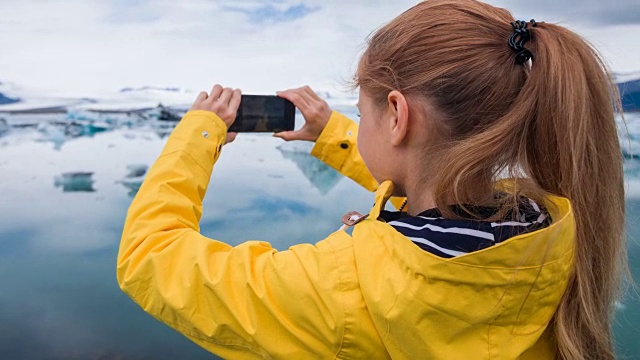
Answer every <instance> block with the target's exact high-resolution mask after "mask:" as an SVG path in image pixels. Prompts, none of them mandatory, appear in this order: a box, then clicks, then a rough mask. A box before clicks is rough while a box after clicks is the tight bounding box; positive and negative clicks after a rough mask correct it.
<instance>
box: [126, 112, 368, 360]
mask: <svg viewBox="0 0 640 360" xmlns="http://www.w3.org/2000/svg"><path fill="white" fill-rule="evenodd" d="M226 131H227V130H226V126H225V124H224V123H223V122H222V120H220V119H219V118H218V117H217V116H216V115H215V114H213V113H211V112H206V111H191V112H189V113H187V114H186V115H185V117H184V118H183V119H182V120H181V121H180V123H179V124H178V126H177V127H176V129H175V130H174V131H173V133H172V135H171V136H170V137H169V139H168V142H167V145H166V147H165V148H164V150H163V151H162V154H161V155H160V157H159V158H158V160H157V161H156V162H155V164H154V165H153V166H152V167H151V169H150V171H149V173H148V175H147V178H146V179H145V181H144V183H143V185H142V187H141V188H140V191H139V192H138V194H137V196H136V197H135V199H134V200H133V202H132V204H131V206H130V208H129V211H128V213H127V219H126V222H125V226H124V230H123V234H122V239H121V243H120V249H119V253H118V259H117V279H118V283H119V285H120V287H121V288H122V290H123V291H124V292H125V293H127V294H128V295H129V296H130V297H131V298H132V299H133V300H134V301H135V302H136V303H137V304H138V305H140V306H141V307H142V308H143V309H144V310H145V311H146V312H148V313H149V314H151V315H153V316H154V317H155V318H157V319H158V320H160V321H162V322H164V323H166V324H167V325H169V326H171V327H172V328H174V329H175V330H177V331H179V332H180V333H182V334H184V335H185V336H187V337H188V338H189V339H191V340H192V341H194V342H196V343H197V344H199V345H200V346H202V347H204V348H205V349H207V350H209V351H211V352H213V353H216V354H218V355H220V356H222V357H224V358H234V359H244V358H247V359H253V358H256V359H260V358H271V357H275V358H290V359H302V358H334V357H335V356H336V354H338V353H339V352H340V351H342V350H341V347H343V346H344V344H343V342H344V332H345V330H344V329H345V322H348V321H358V319H352V320H348V319H349V317H348V316H347V314H348V313H349V311H347V309H349V308H351V307H352V306H355V305H349V304H348V303H349V301H351V302H352V303H353V304H359V302H361V301H362V300H361V299H360V298H359V296H361V295H358V294H360V293H359V290H358V289H359V288H357V287H356V286H353V283H352V285H351V286H350V287H346V286H345V283H344V282H343V281H342V280H341V279H342V278H344V276H342V275H341V272H345V271H347V270H345V268H344V266H347V267H349V266H353V267H355V265H353V263H354V260H353V254H352V253H353V249H352V247H349V246H348V244H349V242H348V240H345V239H341V240H344V241H341V242H340V244H342V245H341V246H342V248H341V249H337V248H336V246H335V243H337V242H335V241H334V242H333V244H332V242H331V241H328V240H325V241H321V242H319V243H318V244H316V245H308V244H305V245H297V246H294V247H292V248H290V249H289V250H287V251H281V252H278V251H276V250H274V249H273V248H272V247H271V245H270V244H268V243H266V242H259V241H250V242H246V243H244V244H241V245H239V246H236V247H231V246H229V245H227V244H225V243H223V242H220V241H216V240H212V239H208V238H206V237H204V236H202V235H201V234H200V233H199V230H200V229H199V221H200V217H201V214H202V199H203V197H204V195H205V192H206V189H207V186H208V183H209V179H210V176H211V172H212V170H213V165H214V163H215V161H216V159H217V158H218V157H219V155H220V150H221V148H222V144H223V143H224V139H225V135H226ZM344 236H347V235H346V234H345V235H344ZM348 239H350V237H348ZM338 264H342V265H338ZM353 272H354V273H355V271H353ZM346 288H351V290H349V291H351V293H350V294H351V295H349V293H348V292H347V293H345V289H346ZM349 299H351V300H349ZM345 319H347V320H345Z"/></svg>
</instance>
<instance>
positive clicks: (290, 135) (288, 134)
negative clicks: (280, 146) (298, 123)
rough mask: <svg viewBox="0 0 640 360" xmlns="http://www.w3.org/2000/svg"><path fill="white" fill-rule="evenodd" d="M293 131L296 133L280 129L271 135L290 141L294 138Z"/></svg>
mask: <svg viewBox="0 0 640 360" xmlns="http://www.w3.org/2000/svg"><path fill="white" fill-rule="evenodd" d="M295 133H296V132H295V131H282V132H279V133H275V134H273V137H277V138H280V139H282V140H284V141H291V140H296V138H295Z"/></svg>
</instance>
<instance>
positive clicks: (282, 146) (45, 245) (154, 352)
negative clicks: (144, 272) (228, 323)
mask: <svg viewBox="0 0 640 360" xmlns="http://www.w3.org/2000/svg"><path fill="white" fill-rule="evenodd" d="M85 115H86V116H85ZM85 115H81V114H76V115H75V117H74V118H73V119H69V120H67V121H66V122H65V121H63V120H65V119H64V118H60V115H56V116H57V117H51V118H46V119H42V120H40V118H35V117H34V118H24V119H23V120H20V119H17V118H15V117H11V118H7V119H6V121H7V126H8V128H7V127H5V130H6V132H5V133H4V136H3V137H2V138H1V139H0V144H2V147H0V184H1V186H0V199H2V200H3V201H2V202H0V218H1V219H3V221H0V284H2V291H0V358H2V359H5V358H6V359H18V360H20V359H94V358H95V359H97V358H108V359H111V358H123V359H124V358H126V359H190V360H191V359H195V360H197V359H211V358H215V357H212V356H211V355H210V354H208V353H207V352H205V351H204V350H202V349H200V348H199V347H198V346H197V345H194V344H193V343H191V342H189V341H188V340H187V339H186V338H184V337H182V336H181V335H179V334H178V333H176V332H174V331H173V330H171V329H169V328H168V327H166V326H165V325H164V324H161V323H160V322H158V321H156V320H155V319H153V318H152V317H150V316H149V315H147V314H146V313H144V311H142V310H141V309H140V308H139V307H137V305H135V304H134V303H133V302H132V301H131V300H130V299H129V298H128V297H127V296H126V295H125V294H123V293H122V292H121V291H120V289H119V287H118V284H117V282H116V280H115V263H114V262H115V259H116V254H117V251H118V243H119V240H120V235H121V233H122V226H123V223H124V218H125V214H126V211H127V208H128V206H129V204H130V202H131V198H130V197H132V196H134V195H135V193H136V192H137V190H138V188H139V187H140V185H141V184H142V181H143V179H144V177H145V175H146V174H147V172H148V167H149V164H152V163H153V161H154V160H155V159H156V157H157V156H158V155H159V153H160V151H161V149H162V148H163V146H164V143H165V141H166V139H163V137H165V136H166V135H167V134H169V133H170V132H171V130H172V129H173V127H174V126H175V123H174V122H171V121H163V120H159V119H156V118H151V117H148V118H142V117H140V116H137V115H135V114H122V115H118V116H115V115H113V114H111V115H109V114H101V115H100V116H101V117H100V118H98V117H97V115H96V114H88V115H87V114H85ZM354 116H355V115H354ZM2 117H4V115H3V116H2ZM634 119H638V118H637V117H636V118H634V117H633V116H630V117H628V118H627V121H628V122H629V123H630V124H629V130H630V133H631V135H632V136H633V139H640V122H634V121H635V120H634ZM298 120H300V119H298ZM56 122H58V123H60V124H56ZM63 123H64V124H67V125H68V124H70V123H77V124H83V127H75V128H74V131H75V130H77V131H75V132H73V131H71V130H66V131H65V127H66V125H64V124H63ZM84 124H92V126H93V127H84ZM107 125H108V126H107ZM72 126H75V125H72ZM2 128H3V127H2V122H1V121H0V134H1V133H2V132H1V131H2ZM100 128H102V129H103V130H102V131H100V130H99V129H100ZM69 129H71V128H69ZM85 129H88V131H85ZM56 141H57V143H56ZM52 143H53V144H54V146H58V145H56V144H59V146H58V150H59V151H53V150H52V148H53V147H54V146H52V145H51V144H52ZM62 144H64V146H62ZM312 146H313V144H311V143H302V142H299V143H282V142H279V140H277V139H273V138H272V137H270V136H255V135H246V136H245V135H244V134H242V135H240V136H239V137H238V139H237V140H236V141H235V142H234V143H233V144H232V145H230V146H229V147H228V148H226V147H225V150H223V155H222V157H221V158H220V160H219V162H218V163H217V164H216V170H215V171H214V174H213V177H212V182H211V187H210V189H211V191H210V193H209V194H207V197H206V198H205V200H204V208H205V211H204V212H203V217H202V220H201V222H200V227H201V231H202V233H203V234H204V235H205V236H208V237H211V238H215V239H221V240H224V241H227V242H229V243H231V244H238V243H240V242H244V241H246V240H249V239H259V240H265V241H269V242H271V243H272V245H273V246H274V247H276V248H277V249H280V250H284V249H286V248H288V247H289V246H291V245H293V244H296V243H301V242H305V243H315V242H316V241H318V240H321V239H322V238H324V237H325V236H326V235H327V234H329V233H331V232H333V231H335V230H336V229H337V228H338V227H340V225H341V223H340V217H341V216H342V215H343V214H344V213H345V212H347V211H351V210H361V211H367V210H368V209H370V206H371V202H372V197H371V194H370V193H368V192H366V191H365V190H363V189H361V188H359V187H358V186H357V185H356V184H354V183H353V182H352V181H350V180H348V179H347V180H341V179H342V177H341V176H340V175H339V174H338V173H337V172H336V171H334V170H333V169H331V168H329V167H328V166H326V165H324V164H323V163H321V162H320V161H318V160H317V159H315V158H314V157H312V156H311V155H310V154H309V151H310V149H311V147H312ZM285 159H286V160H285ZM127 164H128V165H127ZM294 164H295V165H294ZM74 169H85V170H86V169H89V170H91V172H89V171H85V172H69V170H74ZM51 178H54V179H55V180H54V184H55V186H56V188H52V186H51ZM638 179H640V160H635V159H627V160H626V162H625V180H626V181H627V182H629V183H630V184H631V185H629V188H630V192H629V193H630V194H632V195H630V196H629V198H628V202H627V215H626V216H627V233H628V234H629V246H628V247H629V258H630V262H631V271H632V273H633V276H634V277H635V278H636V279H640V183H639V182H638ZM59 189H62V191H60V190H59ZM76 191H79V192H86V194H81V195H82V196H71V195H68V194H67V193H68V192H76ZM63 192H64V194H63ZM318 193H320V195H319V194H318ZM633 194H635V195H633ZM53 210H56V211H53ZM247 224H250V226H247ZM638 328H640V302H639V301H638V299H637V298H635V297H628V298H626V299H623V300H622V301H621V302H620V303H618V305H617V321H616V323H615V334H616V340H617V343H618V348H619V349H620V355H621V358H638V359H640V342H638V341H637V340H638V338H640V330H638Z"/></svg>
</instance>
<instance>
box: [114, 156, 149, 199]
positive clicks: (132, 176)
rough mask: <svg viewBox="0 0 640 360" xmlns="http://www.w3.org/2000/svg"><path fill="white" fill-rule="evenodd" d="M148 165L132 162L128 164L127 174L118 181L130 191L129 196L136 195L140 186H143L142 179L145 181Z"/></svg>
mask: <svg viewBox="0 0 640 360" xmlns="http://www.w3.org/2000/svg"><path fill="white" fill-rule="evenodd" d="M147 169H148V166H147V165H144V164H131V165H127V171H128V173H127V175H125V177H124V179H122V180H120V181H118V183H119V184H122V186H124V187H125V188H126V189H127V190H128V192H127V195H129V197H134V196H136V194H137V193H138V190H140V186H142V181H144V176H145V175H146V173H147Z"/></svg>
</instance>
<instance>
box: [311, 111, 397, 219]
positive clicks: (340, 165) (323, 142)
mask: <svg viewBox="0 0 640 360" xmlns="http://www.w3.org/2000/svg"><path fill="white" fill-rule="evenodd" d="M357 138H358V124H356V123H355V122H354V121H353V120H351V119H349V118H348V117H346V116H344V115H342V114H341V113H339V112H337V111H333V112H332V113H331V117H330V118H329V122H328V123H327V126H325V128H324V130H322V133H321V134H320V136H319V137H318V140H316V144H315V146H314V147H313V149H312V150H311V155H313V156H315V157H317V158H318V159H320V160H321V161H322V162H324V163H325V164H327V165H329V166H331V167H332V168H334V169H336V170H338V172H340V173H341V174H342V175H344V176H346V177H348V178H350V179H352V180H353V181H355V182H356V183H358V184H359V185H361V186H362V187H364V188H365V189H367V190H369V191H376V189H377V188H378V182H377V181H376V179H375V178H374V177H373V175H371V173H370V172H369V169H367V166H366V165H365V163H364V161H363V160H362V156H360V152H358V145H357ZM389 201H390V202H391V203H392V204H393V205H394V206H395V207H396V208H399V207H400V205H401V204H402V203H403V201H404V198H401V197H392V198H391V199H390V200H389ZM405 210H406V207H405Z"/></svg>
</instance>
